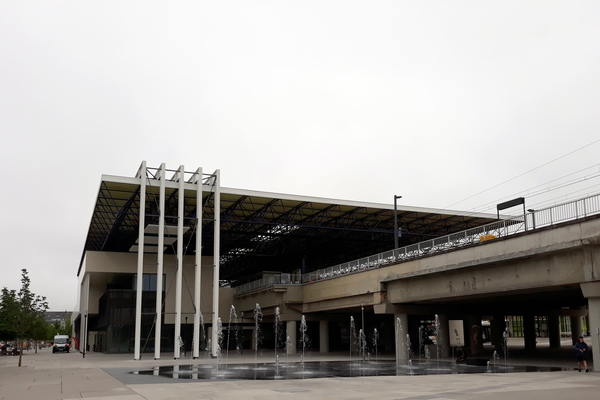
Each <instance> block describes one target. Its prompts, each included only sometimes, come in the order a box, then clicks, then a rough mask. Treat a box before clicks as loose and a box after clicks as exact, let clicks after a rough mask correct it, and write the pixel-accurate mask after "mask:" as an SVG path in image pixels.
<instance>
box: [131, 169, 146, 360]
mask: <svg viewBox="0 0 600 400" xmlns="http://www.w3.org/2000/svg"><path fill="white" fill-rule="evenodd" d="M138 175H139V176H136V177H139V178H140V214H139V227H138V260H137V284H136V288H135V290H136V297H135V338H134V350H133V359H134V360H139V359H140V358H141V356H140V347H141V336H142V280H143V279H142V277H143V276H144V229H145V228H146V161H142V165H141V166H140V170H139V172H138Z"/></svg>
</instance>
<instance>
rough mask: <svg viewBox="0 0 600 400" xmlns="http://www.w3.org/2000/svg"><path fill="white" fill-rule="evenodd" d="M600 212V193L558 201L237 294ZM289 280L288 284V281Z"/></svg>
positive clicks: (334, 274) (266, 280) (280, 277)
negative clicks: (555, 203)
mask: <svg viewBox="0 0 600 400" xmlns="http://www.w3.org/2000/svg"><path fill="white" fill-rule="evenodd" d="M598 213H600V194H596V195H593V196H590V197H586V198H583V199H579V200H575V201H570V202H566V203H562V204H558V205H555V206H552V207H547V208H543V209H540V210H532V212H528V213H526V214H524V215H517V216H514V217H510V218H508V219H504V220H500V221H496V222H492V223H490V224H487V225H482V226H478V227H476V228H470V229H467V230H464V231H461V232H456V233H452V234H450V235H446V236H440V237H437V238H435V239H430V240H426V241H424V242H419V243H415V244H411V245H408V246H404V247H401V248H398V249H395V250H388V251H384V252H383V253H379V254H374V255H372V256H368V257H364V258H360V259H358V260H353V261H348V262H346V263H342V264H338V265H335V266H333V267H327V268H323V269H319V270H316V271H313V272H307V273H305V274H302V275H300V274H279V275H271V276H268V277H265V278H263V279H260V280H257V281H254V282H249V283H246V284H244V285H242V286H238V287H237V288H236V294H242V293H247V292H251V291H254V290H258V289H261V288H264V287H270V286H274V285H298V284H304V283H310V282H316V281H320V280H324V279H332V278H336V277H338V276H342V275H347V274H351V273H356V272H361V271H366V270H369V269H374V268H380V267H383V266H387V265H391V264H398V263H401V262H406V261H409V260H412V259H416V258H421V257H426V256H430V255H433V254H436V253H441V252H446V251H450V250H456V249H459V248H462V247H466V246H472V245H475V244H486V243H488V242H490V241H493V240H494V239H498V238H502V237H507V236H511V235H514V234H517V233H521V232H525V231H530V230H533V229H539V228H543V227H546V226H551V225H554V224H557V223H562V222H566V221H569V220H576V219H579V218H585V217H587V216H589V215H593V214H598ZM284 282H285V283H284Z"/></svg>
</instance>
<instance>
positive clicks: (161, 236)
mask: <svg viewBox="0 0 600 400" xmlns="http://www.w3.org/2000/svg"><path fill="white" fill-rule="evenodd" d="M156 177H157V178H158V179H159V180H160V191H159V195H158V213H159V215H158V254H157V266H156V325H155V329H154V332H155V336H154V359H155V360H158V359H160V338H161V334H162V300H163V298H162V292H163V287H162V286H163V280H162V277H163V263H164V247H165V179H166V171H165V164H164V163H162V164H160V168H159V170H158V173H157V176H156Z"/></svg>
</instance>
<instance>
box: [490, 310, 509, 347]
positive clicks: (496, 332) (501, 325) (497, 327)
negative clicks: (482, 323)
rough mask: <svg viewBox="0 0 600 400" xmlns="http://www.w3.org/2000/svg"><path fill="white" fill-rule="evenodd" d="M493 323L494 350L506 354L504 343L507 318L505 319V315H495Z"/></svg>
mask: <svg viewBox="0 0 600 400" xmlns="http://www.w3.org/2000/svg"><path fill="white" fill-rule="evenodd" d="M491 325H492V326H491V329H492V344H493V345H494V350H496V351H497V352H498V354H504V347H503V343H504V331H505V330H506V320H505V319H504V315H494V319H493V320H492V323H491Z"/></svg>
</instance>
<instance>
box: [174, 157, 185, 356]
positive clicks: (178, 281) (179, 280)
mask: <svg viewBox="0 0 600 400" xmlns="http://www.w3.org/2000/svg"><path fill="white" fill-rule="evenodd" d="M177 174H178V178H179V190H178V191H177V200H178V205H177V274H176V276H175V349H174V350H175V351H174V353H175V359H178V358H179V357H181V347H180V346H179V343H180V341H179V339H180V338H181V287H182V285H183V206H184V199H185V178H184V176H185V172H184V168H183V165H181V166H180V167H179V172H178V173H177Z"/></svg>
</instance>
